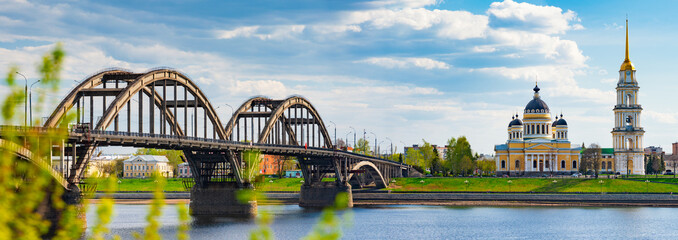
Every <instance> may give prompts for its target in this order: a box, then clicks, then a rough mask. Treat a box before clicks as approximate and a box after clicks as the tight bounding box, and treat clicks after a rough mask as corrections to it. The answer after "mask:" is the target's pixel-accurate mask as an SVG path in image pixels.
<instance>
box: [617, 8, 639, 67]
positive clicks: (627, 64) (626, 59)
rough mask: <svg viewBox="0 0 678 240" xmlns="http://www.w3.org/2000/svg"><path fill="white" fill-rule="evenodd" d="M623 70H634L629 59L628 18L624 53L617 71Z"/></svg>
mask: <svg viewBox="0 0 678 240" xmlns="http://www.w3.org/2000/svg"><path fill="white" fill-rule="evenodd" d="M625 70H636V68H635V67H633V63H631V59H629V19H628V18H626V55H625V57H624V62H623V63H622V65H621V68H619V71H625Z"/></svg>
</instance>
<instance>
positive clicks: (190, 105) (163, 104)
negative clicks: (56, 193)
mask: <svg viewBox="0 0 678 240" xmlns="http://www.w3.org/2000/svg"><path fill="white" fill-rule="evenodd" d="M168 88H169V90H170V91H168ZM135 96H137V97H138V98H136V99H135ZM107 98H108V99H107ZM111 98H112V101H107V100H109V99H111ZM170 98H173V99H170ZM144 99H147V100H146V102H147V103H146V104H147V106H145V104H144V102H145V101H144ZM87 100H89V101H87ZM95 100H96V101H95ZM133 101H135V102H136V103H133ZM73 108H75V111H74V113H75V114H76V122H75V123H76V124H77V125H78V128H81V129H82V128H84V129H90V130H92V129H96V130H112V131H115V132H124V131H121V129H120V128H121V126H120V125H121V124H120V123H119V122H120V118H121V117H122V118H124V119H125V120H126V123H127V124H126V126H127V127H126V128H125V130H126V132H127V133H128V134H134V135H148V136H154V135H156V134H159V135H174V136H190V137H196V138H197V137H200V138H215V139H225V134H224V128H223V126H222V125H221V121H220V120H219V116H218V115H217V114H216V111H215V110H214V108H213V107H212V106H211V104H210V102H209V101H208V99H207V97H206V96H205V95H204V94H203V92H202V91H201V90H200V89H199V88H198V87H197V85H196V84H195V83H194V82H193V81H192V80H190V79H189V78H188V77H186V76H185V75H184V74H181V73H179V72H177V71H174V70H171V69H157V70H153V71H149V72H146V73H132V72H129V71H123V70H108V71H102V72H100V73H98V74H95V75H92V76H91V77H89V78H87V79H85V80H84V81H83V82H82V83H80V84H78V86H76V87H75V88H74V89H73V90H71V92H70V93H69V94H68V95H67V96H66V97H65V98H64V99H63V100H62V102H61V103H60V104H59V105H58V107H57V108H56V109H55V110H54V112H52V114H51V115H50V117H49V118H48V120H47V121H46V122H45V127H57V126H65V125H66V124H71V123H66V122H64V121H63V120H64V119H66V116H67V113H69V112H73ZM199 110H200V111H199ZM95 112H96V113H97V114H99V113H100V114H101V115H100V116H98V118H97V119H96V120H95V117H94V116H95ZM132 112H135V114H136V115H137V116H138V120H136V119H132ZM86 113H89V114H88V115H89V119H88V118H87V116H86ZM156 113H160V114H159V115H158V116H156ZM189 113H190V114H191V116H190V119H189ZM125 115H126V117H125ZM179 115H183V119H182V118H180V117H179ZM200 115H203V117H201V119H202V120H203V121H202V124H200V121H199V116H200ZM135 120H136V121H137V124H138V127H136V129H134V128H133V127H132V122H133V121H135ZM208 120H209V124H208ZM95 121H96V125H95V124H94V122H95ZM144 122H145V123H146V125H145V124H144ZM189 122H190V125H189ZM182 123H183V124H182ZM111 125H113V126H111ZM182 125H183V126H182ZM189 126H190V127H191V128H190V131H187V130H189ZM199 126H202V131H199V129H200V127H199ZM156 127H158V129H157V130H156ZM208 127H211V129H209V128H208ZM109 128H112V129H109ZM210 130H211V131H210ZM200 133H202V134H200ZM97 145H98V144H97V143H96V142H91V143H90V144H81V146H80V147H81V149H82V148H84V150H80V151H79V152H78V156H77V158H78V159H77V161H76V164H74V165H73V167H72V169H71V170H70V172H71V174H70V175H69V177H68V181H69V182H71V183H77V181H78V180H79V179H80V178H82V174H83V170H84V168H85V166H86V164H87V162H88V160H89V159H90V158H91V156H92V154H93V153H94V150H95V148H96V147H97Z"/></svg>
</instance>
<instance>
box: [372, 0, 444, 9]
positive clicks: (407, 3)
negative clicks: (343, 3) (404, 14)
mask: <svg viewBox="0 0 678 240" xmlns="http://www.w3.org/2000/svg"><path fill="white" fill-rule="evenodd" d="M439 2H442V0H376V1H371V2H367V3H366V5H368V6H372V7H391V8H420V7H426V6H430V5H436V4H438V3H439Z"/></svg>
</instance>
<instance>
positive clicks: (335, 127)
mask: <svg viewBox="0 0 678 240" xmlns="http://www.w3.org/2000/svg"><path fill="white" fill-rule="evenodd" d="M330 123H331V124H332V125H334V145H335V146H336V145H337V124H335V123H334V122H332V121H330ZM333 148H336V147H333Z"/></svg>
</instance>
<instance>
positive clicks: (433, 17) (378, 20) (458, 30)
mask: <svg viewBox="0 0 678 240" xmlns="http://www.w3.org/2000/svg"><path fill="white" fill-rule="evenodd" d="M342 21H343V22H345V23H347V24H365V25H366V26H369V27H371V28H373V29H385V28H391V27H394V26H407V27H409V28H411V29H414V30H418V31H419V30H425V29H433V30H434V31H435V33H436V34H437V35H438V36H439V37H442V38H447V39H458V40H461V39H468V38H479V37H483V36H484V34H485V30H486V29H487V24H488V18H487V16H484V15H474V14H472V13H470V12H466V11H448V10H439V9H434V10H428V9H424V8H405V9H400V10H392V9H377V10H367V11H354V12H349V13H347V14H346V15H345V16H344V18H343V20H342Z"/></svg>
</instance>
